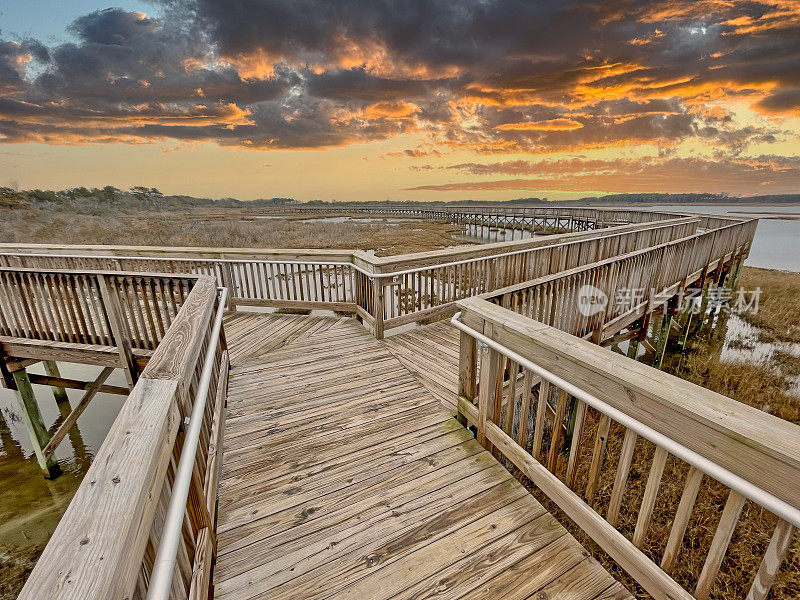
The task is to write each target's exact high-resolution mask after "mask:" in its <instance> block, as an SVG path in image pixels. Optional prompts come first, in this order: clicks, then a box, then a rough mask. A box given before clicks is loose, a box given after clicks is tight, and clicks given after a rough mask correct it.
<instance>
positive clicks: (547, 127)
mask: <svg viewBox="0 0 800 600" xmlns="http://www.w3.org/2000/svg"><path fill="white" fill-rule="evenodd" d="M582 127H583V123H581V122H580V121H573V120H572V119H548V120H547V121H524V122H522V123H503V124H502V125H498V126H497V127H495V129H499V130H501V131H574V130H575V129H581V128H582Z"/></svg>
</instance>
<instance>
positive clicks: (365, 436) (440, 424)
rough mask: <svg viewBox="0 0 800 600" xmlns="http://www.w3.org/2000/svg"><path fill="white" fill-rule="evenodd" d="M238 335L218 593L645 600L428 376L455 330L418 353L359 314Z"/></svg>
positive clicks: (246, 324) (271, 318) (242, 328)
mask: <svg viewBox="0 0 800 600" xmlns="http://www.w3.org/2000/svg"><path fill="white" fill-rule="evenodd" d="M225 327H226V332H227V336H228V345H229V351H230V356H231V365H232V369H231V379H230V382H229V395H228V408H227V422H226V429H225V433H224V459H223V467H222V468H223V473H222V479H221V489H220V496H219V513H218V514H219V523H218V532H217V533H218V548H217V562H216V568H215V573H214V589H215V597H216V598H219V599H230V600H233V599H236V600H247V599H251V598H287V599H288V598H293V599H294V598H305V599H309V598H320V599H321V598H337V599H339V598H354V599H356V598H358V599H362V598H370V599H384V598H423V597H432V596H435V597H437V598H462V597H469V598H477V597H481V598H520V599H522V598H531V597H534V598H535V597H544V596H541V594H542V593H544V594H546V597H547V598H549V599H551V600H552V599H554V598H571V599H576V598H585V599H587V600H589V599H595V598H630V597H631V596H630V594H629V593H628V592H627V591H626V590H625V589H624V588H623V587H622V585H621V584H619V583H618V582H616V581H615V580H614V579H613V578H612V577H611V576H610V575H608V573H607V572H606V571H605V570H604V569H603V568H602V567H600V566H599V565H598V564H597V563H596V562H595V561H594V560H593V559H592V558H591V557H590V556H589V554H588V553H587V552H586V550H584V549H583V548H582V547H581V545H580V544H579V543H578V542H577V541H576V540H575V539H574V538H573V537H572V536H570V535H569V534H568V533H567V532H566V530H565V529H564V528H563V527H561V525H559V524H558V522H557V521H556V520H555V519H554V518H553V517H552V516H551V515H550V514H549V513H547V512H546V511H545V509H544V508H543V507H542V506H541V505H540V504H539V503H538V502H537V501H536V500H535V499H534V498H533V497H532V496H531V495H530V494H529V493H528V492H527V491H526V490H525V489H524V487H523V486H522V485H521V484H520V483H519V482H518V481H517V480H516V479H514V478H513V477H512V476H511V475H510V473H509V472H508V471H507V470H506V469H505V468H503V466H501V465H500V463H498V462H497V461H496V460H495V458H494V457H493V456H492V455H491V454H490V453H489V452H487V451H486V450H484V449H483V448H482V447H481V446H480V445H479V444H478V443H477V442H476V441H475V440H474V439H473V436H472V434H471V433H470V432H469V431H467V430H466V429H464V428H463V427H462V426H461V425H459V423H458V422H457V421H456V420H455V419H454V418H452V412H451V411H450V410H445V409H444V407H443V405H442V403H441V402H440V397H445V396H446V395H447V390H448V387H449V386H450V385H451V384H452V382H451V381H450V378H447V379H444V378H441V376H440V375H435V376H434V377H430V378H428V379H425V380H424V381H420V379H418V377H417V376H416V375H417V374H418V373H417V371H418V370H422V369H423V368H424V361H425V357H426V355H428V354H429V355H430V357H431V359H432V357H433V356H435V355H436V353H437V352H442V351H447V352H450V353H454V352H455V349H454V347H453V343H454V340H455V336H454V335H453V333H452V330H447V329H446V328H445V326H443V325H436V326H434V327H433V329H432V330H428V329H426V333H427V332H429V331H430V334H429V335H430V337H429V340H430V344H428V345H423V346H421V347H420V348H419V351H418V352H417V353H416V355H414V354H413V353H410V352H409V348H408V347H406V346H404V343H405V342H406V340H405V339H402V338H394V339H390V340H388V341H386V342H381V341H378V340H375V339H374V338H373V337H372V336H371V335H370V334H369V333H368V332H367V331H365V330H364V328H363V327H362V326H361V325H360V324H359V323H357V322H356V321H355V320H354V319H349V318H339V319H337V318H325V317H298V316H295V315H291V316H287V315H264V314H253V313H236V314H234V315H229V316H228V319H227V322H226V324H225ZM405 335H409V334H405ZM440 345H441V346H440ZM454 356H455V355H454ZM451 358H452V357H451ZM450 362H451V361H450V360H448V361H447V363H450ZM429 372H430V371H429ZM453 405H454V402H453V400H452V399H450V400H449V401H448V402H446V403H445V406H446V407H447V408H448V409H449V408H452V406H453Z"/></svg>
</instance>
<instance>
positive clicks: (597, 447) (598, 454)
mask: <svg viewBox="0 0 800 600" xmlns="http://www.w3.org/2000/svg"><path fill="white" fill-rule="evenodd" d="M610 427H611V419H609V418H608V416H606V415H605V414H601V415H600V420H599V422H598V424H597V435H596V436H595V440H594V451H593V452H592V463H591V465H589V479H588V481H587V483H586V492H585V494H586V503H587V504H588V505H589V506H592V505H593V504H594V496H595V493H596V492H597V481H598V478H599V477H600V468H601V467H602V466H603V457H604V455H605V452H606V442H607V441H608V431H609V429H610Z"/></svg>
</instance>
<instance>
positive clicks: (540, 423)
mask: <svg viewBox="0 0 800 600" xmlns="http://www.w3.org/2000/svg"><path fill="white" fill-rule="evenodd" d="M538 395H539V397H538V399H537V402H536V423H535V424H534V429H533V449H532V450H531V454H532V455H533V457H534V458H535V459H537V460H539V455H540V454H541V453H542V439H543V437H544V419H545V415H546V414H547V399H548V396H549V395H550V382H549V381H547V380H546V379H542V382H541V383H540V384H539V394H538Z"/></svg>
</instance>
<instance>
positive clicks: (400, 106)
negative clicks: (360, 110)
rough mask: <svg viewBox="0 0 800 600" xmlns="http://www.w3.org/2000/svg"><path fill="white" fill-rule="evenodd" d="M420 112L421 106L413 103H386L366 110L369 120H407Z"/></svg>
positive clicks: (378, 103)
mask: <svg viewBox="0 0 800 600" xmlns="http://www.w3.org/2000/svg"><path fill="white" fill-rule="evenodd" d="M418 112H419V106H417V105H416V104H413V103H411V102H403V101H386V102H376V103H375V104H370V105H369V106H368V107H367V108H365V109H364V116H365V117H367V118H368V119H380V118H386V119H407V118H408V117H411V116H412V115H414V114H416V113H418Z"/></svg>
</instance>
